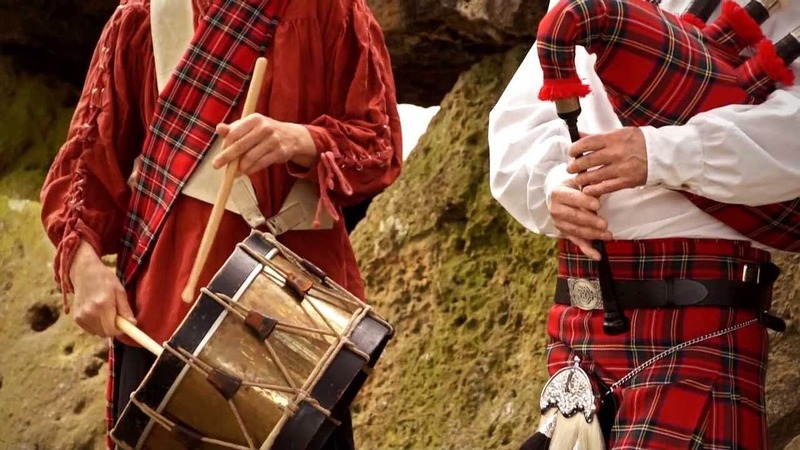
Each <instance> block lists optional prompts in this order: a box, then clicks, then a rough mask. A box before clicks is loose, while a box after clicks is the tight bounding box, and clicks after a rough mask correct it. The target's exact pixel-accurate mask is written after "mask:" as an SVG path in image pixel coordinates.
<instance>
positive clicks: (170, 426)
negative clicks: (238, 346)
mask: <svg viewBox="0 0 800 450" xmlns="http://www.w3.org/2000/svg"><path fill="white" fill-rule="evenodd" d="M131 402H132V403H133V404H134V405H136V407H138V408H139V409H140V410H141V411H142V412H143V413H145V414H146V415H147V416H148V417H150V418H151V419H152V420H153V421H154V422H155V423H156V424H157V425H159V426H160V427H162V428H164V429H165V430H167V431H168V432H170V433H173V434H180V433H181V431H180V430H181V429H185V430H188V429H189V427H187V426H184V425H180V424H178V423H177V422H174V421H172V420H170V419H168V418H166V417H165V416H164V415H162V414H161V413H159V412H157V411H155V410H154V409H152V408H150V407H149V406H147V405H145V404H144V403H142V402H140V401H139V400H138V399H137V398H136V397H135V396H131ZM176 430H177V431H178V432H177V433H176ZM195 433H196V431H195ZM197 435H198V436H199V438H200V441H201V442H205V443H207V444H213V445H219V446H221V447H226V448H231V449H235V450H253V449H254V448H255V447H245V446H243V445H238V444H234V443H232V442H227V441H222V440H219V439H214V438H210V437H208V436H203V435H200V434H199V433H197Z"/></svg>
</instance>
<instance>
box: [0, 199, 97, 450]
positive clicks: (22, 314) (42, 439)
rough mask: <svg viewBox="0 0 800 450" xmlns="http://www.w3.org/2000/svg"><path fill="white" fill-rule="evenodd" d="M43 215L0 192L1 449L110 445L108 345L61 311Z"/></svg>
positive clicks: (67, 449) (33, 206) (30, 204)
mask: <svg viewBox="0 0 800 450" xmlns="http://www.w3.org/2000/svg"><path fill="white" fill-rule="evenodd" d="M40 214H41V207H40V205H39V204H38V203H36V202H31V201H28V200H14V199H9V198H8V197H4V196H0V231H1V232H0V280H2V286H0V287H1V288H2V289H0V379H1V380H2V381H0V448H1V449H36V448H39V449H63V450H73V449H74V450H78V449H81V450H84V449H91V448H94V449H100V448H104V442H105V441H104V438H103V435H104V429H105V425H104V420H103V417H104V408H105V398H104V393H105V381H106V376H105V375H106V367H107V365H106V363H105V358H106V354H107V344H106V342H105V341H104V340H103V339H100V338H96V337H92V336H88V335H87V334H86V333H84V332H82V331H81V330H80V329H79V328H78V327H77V326H76V325H75V322H74V321H73V320H72V317H69V316H65V315H63V313H62V309H61V295H60V293H59V292H58V290H57V287H56V284H55V283H54V282H53V265H52V261H53V246H52V244H51V243H50V241H49V240H48V239H47V237H46V236H45V234H44V230H43V229H42V226H41V221H40V218H39V216H40Z"/></svg>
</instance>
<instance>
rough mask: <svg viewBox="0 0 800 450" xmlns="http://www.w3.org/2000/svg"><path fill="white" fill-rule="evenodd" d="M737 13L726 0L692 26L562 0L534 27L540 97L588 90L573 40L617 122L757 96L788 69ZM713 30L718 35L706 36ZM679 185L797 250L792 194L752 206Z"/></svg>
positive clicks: (632, 6) (644, 10) (619, 5)
mask: <svg viewBox="0 0 800 450" xmlns="http://www.w3.org/2000/svg"><path fill="white" fill-rule="evenodd" d="M743 14H744V15H746V13H745V12H744V11H743V10H742V8H741V7H739V6H738V5H736V4H735V3H733V2H726V3H725V4H723V14H722V15H721V16H720V18H719V19H718V20H717V21H716V22H715V23H713V24H709V25H708V26H706V27H705V28H704V29H700V28H698V27H697V26H696V25H693V24H692V23H690V22H689V21H684V20H681V19H680V18H678V17H676V16H674V15H672V14H670V13H667V12H665V11H663V10H661V9H660V8H659V7H658V6H656V5H654V4H652V3H649V2H646V1H643V0H563V1H561V2H560V3H558V4H557V5H556V6H555V7H554V8H553V9H552V10H551V11H549V12H548V13H547V15H546V16H545V17H544V18H543V19H542V21H541V23H540V25H539V30H538V33H537V46H538V52H539V59H540V61H541V65H542V70H543V72H544V79H545V82H544V86H543V87H542V90H541V92H540V98H541V99H543V100H555V99H559V98H566V97H574V96H583V95H586V94H587V93H588V91H589V89H588V86H585V85H583V83H582V82H581V81H580V79H579V78H578V75H577V72H576V70H575V64H574V55H575V46H576V45H581V46H583V47H585V48H586V49H587V51H588V52H590V53H594V54H596V55H597V63H596V65H595V69H596V71H597V74H598V76H599V77H600V79H601V80H602V81H603V85H604V87H605V89H606V91H607V93H608V96H609V99H610V100H611V103H612V105H613V106H614V110H615V112H616V113H617V114H618V116H619V117H620V120H621V121H622V123H623V124H624V125H626V126H645V125H650V126H656V127H659V126H665V125H680V124H683V123H686V122H687V121H688V120H689V119H690V118H691V117H692V116H694V115H695V114H697V113H700V112H703V111H707V110H710V109H713V108H717V107H720V106H724V105H729V104H755V103H760V102H762V101H764V100H765V99H766V97H767V95H769V93H771V92H772V91H773V90H774V89H775V88H776V83H781V84H786V85H790V84H792V83H793V82H794V79H793V73H792V72H791V70H790V69H789V68H787V67H786V65H785V64H784V63H783V61H782V60H781V59H780V58H779V57H778V56H777V54H776V51H775V47H774V45H773V44H772V42H770V41H769V40H766V39H762V38H763V34H761V33H757V32H755V31H754V30H753V27H757V24H756V23H755V21H753V20H752V19H750V22H748V21H747V20H746V19H744V18H743ZM739 35H743V36H744V37H741V36H740V37H738V38H736V37H735V36H739ZM718 37H724V40H723V41H722V42H715V41H711V40H710V39H711V38H718ZM759 39H761V40H760V41H758V40H759ZM755 41H758V42H757V43H756V42H755ZM753 44H757V45H756V49H757V51H756V54H755V55H754V56H753V57H751V58H749V59H747V60H743V59H742V58H741V57H740V56H739V55H738V52H739V51H741V50H742V48H743V47H746V46H748V45H753ZM682 193H683V194H684V195H685V196H686V197H687V198H688V199H689V200H691V201H692V202H693V203H694V204H695V205H696V206H697V207H699V208H700V209H702V210H703V211H704V212H706V213H708V214H710V215H711V216H713V217H715V218H716V219H718V220H720V221H721V222H723V223H725V224H727V225H729V226H731V227H732V228H734V229H735V230H737V231H738V232H740V233H742V234H743V235H745V236H747V237H749V238H750V239H753V240H755V241H758V242H761V243H762V244H765V245H768V246H770V247H774V248H778V249H782V250H789V251H800V199H794V200H790V201H785V202H782V203H776V204H771V205H763V206H757V207H751V206H744V205H728V204H722V203H719V202H716V201H713V200H710V199H706V198H702V197H699V196H696V195H693V194H691V193H687V192H682Z"/></svg>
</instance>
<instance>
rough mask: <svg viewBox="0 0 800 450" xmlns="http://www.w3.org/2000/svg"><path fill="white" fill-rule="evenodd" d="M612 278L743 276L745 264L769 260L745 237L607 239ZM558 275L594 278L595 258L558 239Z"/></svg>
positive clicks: (595, 269)
mask: <svg viewBox="0 0 800 450" xmlns="http://www.w3.org/2000/svg"><path fill="white" fill-rule="evenodd" d="M605 245H606V251H607V253H608V259H609V262H610V263H611V272H612V274H613V275H614V279H615V280H647V279H651V280H653V279H655V280H660V279H669V278H690V279H696V280H742V276H743V272H744V267H745V264H747V263H761V262H767V261H769V260H770V255H769V253H767V252H765V251H763V250H759V249H757V248H754V247H752V246H751V245H750V242H748V241H728V240H722V239H719V240H717V239H685V238H670V239H647V240H640V241H606V242H605ZM558 247H559V254H558V276H559V277H562V278H569V277H574V278H597V277H598V275H597V262H595V261H594V260H592V259H590V258H588V257H587V256H586V255H584V254H583V253H582V252H581V251H580V249H579V248H578V247H577V246H576V245H575V244H573V243H571V242H570V241H568V240H566V239H560V240H559V242H558Z"/></svg>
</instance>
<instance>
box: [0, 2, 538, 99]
mask: <svg viewBox="0 0 800 450" xmlns="http://www.w3.org/2000/svg"><path fill="white" fill-rule="evenodd" d="M118 4H119V2H118V1H116V0H86V1H74V0H70V1H57V2H53V1H47V0H28V1H22V0H2V1H0V17H2V26H0V53H4V54H13V55H14V56H15V58H16V59H17V60H18V62H19V63H20V64H23V65H24V66H25V67H26V68H30V69H34V70H36V71H38V72H42V73H49V74H57V75H58V76H59V77H61V78H63V79H66V80H68V81H70V82H71V83H73V84H75V85H79V84H80V83H82V81H83V78H84V72H85V70H86V67H87V65H88V62H89V58H90V57H91V52H92V50H93V49H94V46H95V43H96V41H97V38H98V36H99V35H100V30H101V28H102V26H103V24H104V23H105V22H106V20H108V18H109V17H110V15H111V12H112V11H113V10H114V8H115V7H116V5H118ZM368 4H369V6H370V8H371V9H372V10H373V12H374V14H375V16H376V18H377V19H378V21H379V22H380V24H381V26H382V27H383V29H384V32H385V36H386V42H387V45H388V47H389V49H390V52H391V55H392V58H393V59H392V64H393V67H394V69H395V75H396V78H397V85H398V96H399V99H400V101H401V103H414V104H418V105H422V106H431V105H436V104H439V102H440V101H441V99H442V97H444V95H445V94H446V93H447V92H448V91H449V90H450V88H451V87H452V86H453V83H455V80H456V78H457V77H458V75H459V74H460V73H461V72H463V71H464V70H466V69H467V68H469V67H470V66H471V65H472V64H473V63H475V62H476V61H478V60H480V59H481V58H483V57H484V56H486V55H489V54H495V53H503V52H505V51H506V50H508V49H509V48H510V47H511V46H513V45H516V44H519V43H527V44H528V45H530V44H531V43H532V42H533V35H534V34H535V31H536V24H537V23H538V20H539V18H540V16H541V14H542V12H543V11H544V9H545V8H546V6H547V1H546V0H524V1H523V0H509V1H506V0H368Z"/></svg>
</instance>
